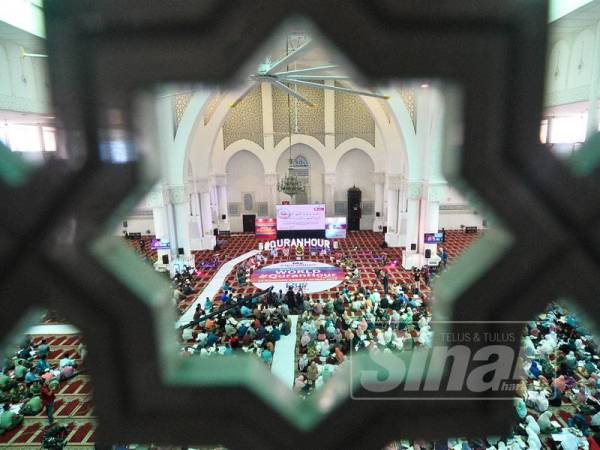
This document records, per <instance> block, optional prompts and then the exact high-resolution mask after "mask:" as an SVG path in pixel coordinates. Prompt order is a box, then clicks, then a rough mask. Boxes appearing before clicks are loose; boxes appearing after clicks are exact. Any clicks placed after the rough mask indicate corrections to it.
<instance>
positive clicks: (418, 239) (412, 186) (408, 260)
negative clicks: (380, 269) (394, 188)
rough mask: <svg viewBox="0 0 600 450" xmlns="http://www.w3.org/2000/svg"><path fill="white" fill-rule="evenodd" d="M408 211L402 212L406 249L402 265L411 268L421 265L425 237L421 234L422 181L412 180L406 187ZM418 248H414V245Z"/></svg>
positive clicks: (403, 240)
mask: <svg viewBox="0 0 600 450" xmlns="http://www.w3.org/2000/svg"><path fill="white" fill-rule="evenodd" d="M405 195H406V211H403V212H402V213H401V215H402V217H401V220H402V221H403V223H404V228H405V230H406V231H405V232H404V233H403V234H402V238H401V240H402V245H403V246H404V248H405V250H404V253H403V254H402V267H403V268H404V269H407V270H410V269H412V268H413V267H421V264H422V248H423V244H422V242H423V237H422V236H420V227H421V223H422V222H421V206H422V201H421V200H422V185H421V182H410V183H408V185H407V187H406V192H405ZM413 244H415V245H416V249H415V250H412V249H411V247H412V245H413Z"/></svg>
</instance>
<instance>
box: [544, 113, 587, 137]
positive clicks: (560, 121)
mask: <svg viewBox="0 0 600 450" xmlns="http://www.w3.org/2000/svg"><path fill="white" fill-rule="evenodd" d="M586 125H587V114H582V115H580V116H564V117H554V118H552V124H551V126H550V142H551V143H553V144H572V143H575V142H584V141H585V133H586Z"/></svg>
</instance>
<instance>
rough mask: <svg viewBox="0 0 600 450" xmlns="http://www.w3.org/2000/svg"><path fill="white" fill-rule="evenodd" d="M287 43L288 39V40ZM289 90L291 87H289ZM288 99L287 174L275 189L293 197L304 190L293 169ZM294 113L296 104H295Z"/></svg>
mask: <svg viewBox="0 0 600 450" xmlns="http://www.w3.org/2000/svg"><path fill="white" fill-rule="evenodd" d="M288 44H289V40H288ZM286 47H287V45H286ZM286 53H287V54H289V48H286ZM290 90H291V89H290ZM287 101H288V112H289V114H288V130H289V132H290V159H289V160H288V161H289V165H288V171H287V174H286V175H284V176H283V178H281V179H280V180H279V182H278V183H277V190H278V191H279V192H283V193H284V194H287V195H289V196H290V197H292V198H293V197H294V195H297V194H302V193H303V192H304V189H305V187H304V183H302V181H300V179H299V178H298V177H297V176H296V171H295V170H294V160H293V159H292V108H291V105H290V94H289V93H288V96H287ZM295 107H296V114H297V108H298V104H297V103H296V104H295Z"/></svg>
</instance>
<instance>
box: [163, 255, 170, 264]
mask: <svg viewBox="0 0 600 450" xmlns="http://www.w3.org/2000/svg"><path fill="white" fill-rule="evenodd" d="M162 263H163V264H169V255H162Z"/></svg>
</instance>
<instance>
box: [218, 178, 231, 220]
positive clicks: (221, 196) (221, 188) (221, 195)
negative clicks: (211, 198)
mask: <svg viewBox="0 0 600 450" xmlns="http://www.w3.org/2000/svg"><path fill="white" fill-rule="evenodd" d="M214 180H215V185H216V194H217V195H216V197H217V198H216V200H217V202H216V204H217V208H216V209H217V223H218V226H219V230H220V231H229V230H231V226H230V224H229V217H228V214H227V175H215V176H214ZM223 217H225V219H223Z"/></svg>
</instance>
